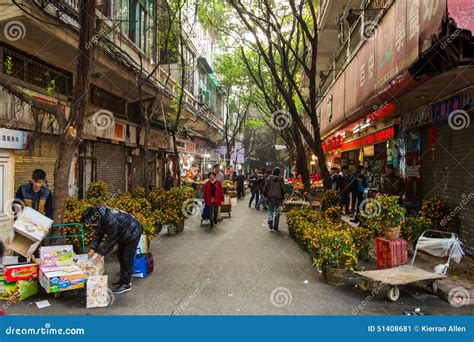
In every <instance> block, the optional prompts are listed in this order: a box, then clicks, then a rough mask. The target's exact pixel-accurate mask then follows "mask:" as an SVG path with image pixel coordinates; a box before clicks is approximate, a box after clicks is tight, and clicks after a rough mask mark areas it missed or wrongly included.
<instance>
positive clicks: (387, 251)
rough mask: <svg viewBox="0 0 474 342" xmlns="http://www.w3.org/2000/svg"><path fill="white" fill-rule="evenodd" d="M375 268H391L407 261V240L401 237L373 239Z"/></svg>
mask: <svg viewBox="0 0 474 342" xmlns="http://www.w3.org/2000/svg"><path fill="white" fill-rule="evenodd" d="M375 251H376V255H377V269H378V270H380V269H385V268H392V267H397V266H401V265H405V264H406V263H407V262H408V253H407V242H406V241H405V240H403V239H397V240H387V239H384V238H376V239H375Z"/></svg>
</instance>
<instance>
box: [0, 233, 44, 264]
mask: <svg viewBox="0 0 474 342" xmlns="http://www.w3.org/2000/svg"><path fill="white" fill-rule="evenodd" d="M40 243H41V241H34V240H31V239H29V238H27V237H26V236H23V235H22V234H19V233H15V234H14V236H13V238H12V239H11V240H10V241H8V242H7V243H6V247H7V248H8V249H11V250H12V251H15V252H17V253H18V254H20V255H23V256H24V257H26V258H29V257H31V256H32V255H33V253H34V252H35V251H36V250H37V249H38V247H39V245H40Z"/></svg>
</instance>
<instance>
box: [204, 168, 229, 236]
mask: <svg viewBox="0 0 474 342" xmlns="http://www.w3.org/2000/svg"><path fill="white" fill-rule="evenodd" d="M207 178H208V180H207V182H206V185H205V186H204V201H205V202H206V205H207V206H208V207H209V219H210V220H211V228H212V227H214V225H215V224H217V213H218V212H219V206H220V205H221V203H222V202H224V188H223V187H222V183H221V182H220V181H218V180H217V179H216V174H215V173H214V172H213V171H211V172H209V174H208V175H207Z"/></svg>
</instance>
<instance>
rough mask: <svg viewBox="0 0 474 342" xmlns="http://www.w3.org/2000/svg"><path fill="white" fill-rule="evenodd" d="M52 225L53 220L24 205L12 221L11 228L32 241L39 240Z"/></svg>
mask: <svg viewBox="0 0 474 342" xmlns="http://www.w3.org/2000/svg"><path fill="white" fill-rule="evenodd" d="M52 225H53V220H51V219H50V218H48V217H46V216H44V215H42V214H40V213H39V212H37V211H36V210H34V209H32V208H30V207H25V208H23V210H22V211H21V214H20V215H19V216H18V218H17V219H16V220H15V222H14V223H13V229H14V230H15V231H16V232H17V233H20V234H21V235H23V236H26V237H27V238H29V239H30V240H32V241H41V240H43V239H44V237H45V236H46V235H47V234H48V232H49V230H50V229H51V226H52Z"/></svg>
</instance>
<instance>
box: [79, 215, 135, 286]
mask: <svg viewBox="0 0 474 342" xmlns="http://www.w3.org/2000/svg"><path fill="white" fill-rule="evenodd" d="M82 221H83V222H85V224H86V225H89V226H94V227H95V232H94V237H93V238H92V242H91V245H90V250H89V253H88V256H89V259H91V258H92V257H93V256H94V254H95V253H98V254H99V256H98V257H96V258H95V259H94V262H96V263H98V262H100V261H101V260H102V258H103V257H104V256H106V255H107V254H108V253H110V252H111V251H112V249H113V247H114V246H115V244H118V250H117V255H118V259H119V263H120V279H119V280H118V281H117V282H115V283H113V285H115V286H116V287H115V288H114V289H113V290H112V292H113V293H114V294H121V293H124V292H127V291H130V289H131V279H132V273H133V261H134V257H135V253H136V250H137V246H138V243H139V241H140V236H141V235H142V233H143V227H142V225H141V224H140V222H138V220H137V219H136V218H134V217H133V216H132V215H130V214H129V213H127V212H125V211H122V210H118V209H113V208H109V207H105V206H95V207H90V208H87V209H86V210H85V211H84V214H83V215H82ZM105 235H107V240H105V242H104V245H103V247H102V248H100V249H99V245H100V243H101V242H102V239H103V238H104V236H105Z"/></svg>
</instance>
